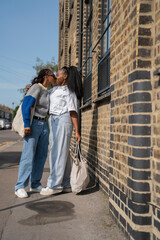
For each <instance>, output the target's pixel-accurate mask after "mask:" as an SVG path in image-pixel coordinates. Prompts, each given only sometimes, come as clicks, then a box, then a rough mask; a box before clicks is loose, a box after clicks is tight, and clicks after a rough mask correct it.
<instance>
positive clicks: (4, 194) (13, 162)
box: [0, 130, 125, 240]
mask: <svg viewBox="0 0 160 240" xmlns="http://www.w3.org/2000/svg"><path fill="white" fill-rule="evenodd" d="M1 137H2V138H1ZM0 138H1V144H3V141H4V142H5V143H6V144H4V145H2V146H1V147H0V182H1V185H0V196H1V201H0V239H1V240H17V239H19V240H33V239H35V240H44V239H45V240H66V239H68V240H70V239H72V240H77V239H78V240H99V239H100V240H117V239H118V240H122V239H125V237H124V235H123V233H122V232H121V231H120V230H119V229H118V227H117V225H116V224H115V223H114V221H113V220H112V218H111V217H110V215H109V207H108V199H107V197H106V196H104V195H103V194H102V192H101V191H99V189H98V187H97V186H94V185H93V186H92V187H91V188H90V189H89V190H87V191H85V192H83V193H81V194H79V195H75V194H73V193H65V194H62V193H61V194H56V195H52V196H50V197H43V196H41V195H40V194H39V193H29V187H28V188H27V191H28V193H29V198H26V199H19V198H16V197H15V194H14V185H15V183H16V180H17V174H18V162H19V159H20V155H21V151H22V145H23V142H22V139H21V138H19V137H18V135H17V134H16V133H14V132H11V131H10V130H6V131H2V132H0ZM2 139H3V140H2ZM20 139H21V140H20ZM48 176H49V165H48V160H47V162H46V165H45V168H44V174H43V178H42V185H43V186H46V182H47V178H48Z"/></svg>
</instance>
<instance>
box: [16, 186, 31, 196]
mask: <svg viewBox="0 0 160 240" xmlns="http://www.w3.org/2000/svg"><path fill="white" fill-rule="evenodd" d="M15 194H16V196H17V197H19V198H27V197H28V194H27V192H26V190H24V188H20V189H18V190H17V191H15Z"/></svg>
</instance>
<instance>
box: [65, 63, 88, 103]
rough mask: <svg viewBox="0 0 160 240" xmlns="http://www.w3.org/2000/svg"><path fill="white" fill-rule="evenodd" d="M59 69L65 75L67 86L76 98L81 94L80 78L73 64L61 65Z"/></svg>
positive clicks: (79, 97)
mask: <svg viewBox="0 0 160 240" xmlns="http://www.w3.org/2000/svg"><path fill="white" fill-rule="evenodd" d="M61 71H63V73H64V74H66V75H67V86H68V89H69V90H70V91H71V92H74V93H75V94H76V96H77V98H78V99H81V97H82V96H83V86H82V78H81V76H80V74H79V72H78V70H77V68H76V67H75V66H70V67H66V66H64V67H62V68H61Z"/></svg>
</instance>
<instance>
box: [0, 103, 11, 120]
mask: <svg viewBox="0 0 160 240" xmlns="http://www.w3.org/2000/svg"><path fill="white" fill-rule="evenodd" d="M12 116H13V109H11V108H9V107H6V106H4V105H1V104H0V118H2V119H6V120H8V121H9V122H11V121H12Z"/></svg>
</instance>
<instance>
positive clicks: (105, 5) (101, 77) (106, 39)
mask: <svg viewBox="0 0 160 240" xmlns="http://www.w3.org/2000/svg"><path fill="white" fill-rule="evenodd" d="M110 36H111V0H102V35H101V60H100V61H99V63H98V94H101V93H103V92H104V91H106V90H107V89H109V87H110Z"/></svg>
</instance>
